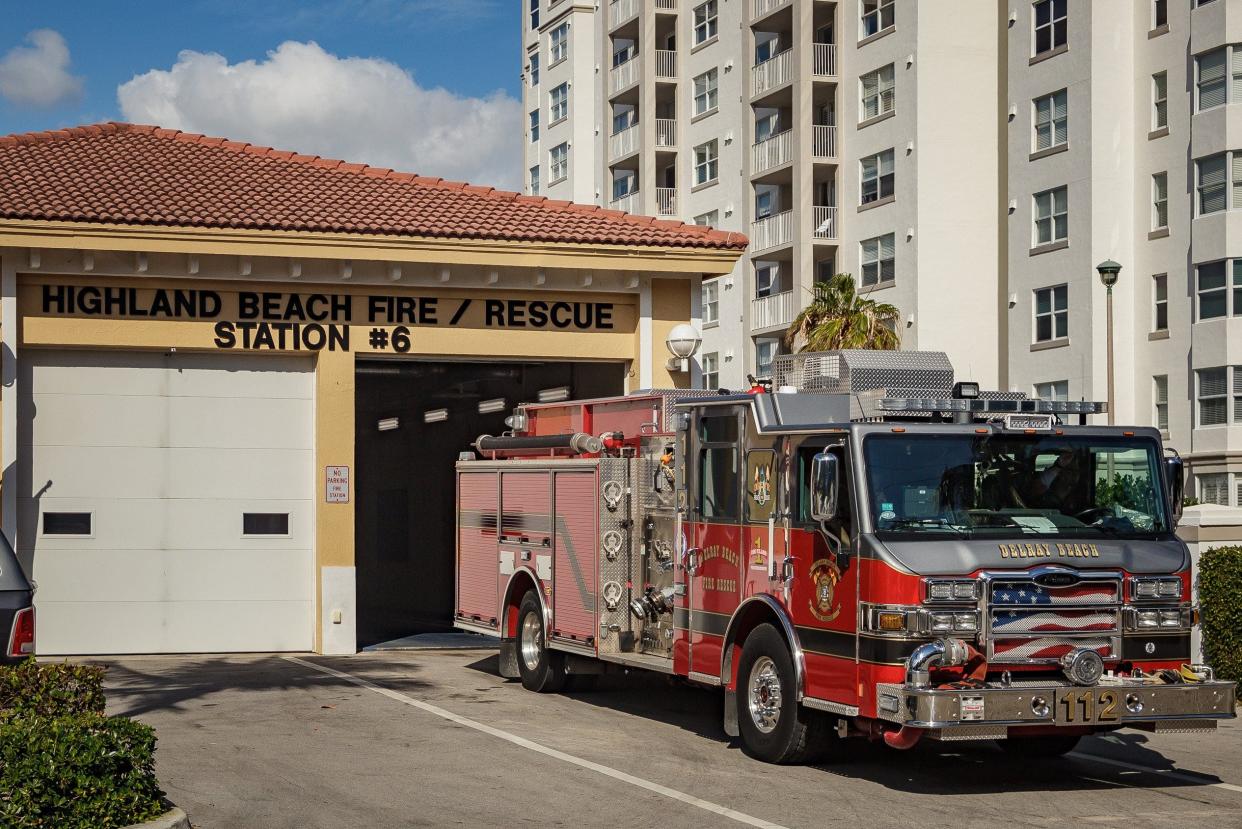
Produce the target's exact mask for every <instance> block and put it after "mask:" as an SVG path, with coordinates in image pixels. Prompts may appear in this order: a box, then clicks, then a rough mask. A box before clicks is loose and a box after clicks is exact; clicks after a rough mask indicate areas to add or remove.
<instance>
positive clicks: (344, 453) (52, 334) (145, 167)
mask: <svg viewBox="0 0 1242 829" xmlns="http://www.w3.org/2000/svg"><path fill="white" fill-rule="evenodd" d="M745 245H746V240H745V239H744V238H742V237H739V236H738V235H737V234H731V235H730V234H726V233H723V232H719V231H713V230H710V229H708V228H705V227H694V226H686V225H683V224H682V223H680V222H673V221H657V220H654V219H650V218H640V217H636V216H630V215H625V214H621V213H618V212H615V211H607V210H601V209H599V208H597V207H592V206H584V205H575V204H570V203H566V202H555V201H549V200H547V199H541V198H537V197H526V196H520V195H518V194H515V193H505V192H499V191H496V190H493V189H491V188H487V187H473V186H468V185H464V184H460V183H453V182H446V181H442V180H440V179H429V178H423V177H419V176H414V175H410V174H405V173H397V172H393V171H391V170H383V169H374V168H370V167H367V166H365V165H361V164H347V163H343V162H340V161H335V160H328V159H323V158H318V157H315V156H306V155H297V154H295V153H291V152H279V151H276V150H272V149H269V148H265V147H255V146H251V145H247V144H244V143H237V142H231V141H227V140H224V139H219V138H206V137H203V136H199V135H189V134H185V133H180V132H176V131H173V130H162V129H157V128H154V127H140V126H131V125H126V124H102V125H97V126H90V127H83V128H76V129H70V130H61V131H55V132H47V133H37V134H29V135H17V136H7V137H3V138H0V339H2V344H3V352H2V357H3V361H2V363H3V384H2V386H0V424H2V425H0V455H2V456H3V489H2V498H0V506H2V513H0V521H2V526H3V531H4V533H5V535H6V536H7V537H8V538H9V539H10V541H12V543H13V545H14V547H15V548H16V549H17V551H18V555H19V557H20V558H21V560H22V563H23V565H24V566H25V567H26V568H27V570H28V572H29V574H30V575H31V576H32V578H33V579H34V580H35V581H36V582H37V583H38V590H37V593H36V597H35V602H36V607H37V614H38V615H37V620H38V621H37V639H38V643H37V644H38V650H39V652H40V653H42V654H90V653H160V652H232V651H300V650H315V651H319V652H323V653H352V652H354V651H355V649H356V648H357V647H358V646H359V645H365V644H368V643H371V642H377V641H382V640H385V639H389V638H394V637H397V636H403V635H407V634H410V633H414V632H419V631H428V630H444V629H448V626H449V619H450V616H451V612H452V604H453V595H452V593H453V580H452V571H453V555H454V553H453V533H452V528H453V484H452V481H453V464H454V461H455V460H456V458H457V454H458V453H459V452H461V451H463V450H467V449H469V447H470V444H471V443H472V442H473V441H474V439H475V438H476V437H477V436H478V435H480V434H485V433H490V434H498V433H500V432H501V431H503V430H504V428H505V427H504V425H503V420H504V417H505V416H506V415H507V414H509V412H510V410H511V409H512V408H513V406H514V405H515V404H516V403H519V402H523V401H534V400H541V399H543V400H555V399H562V398H564V397H568V396H573V397H587V396H600V395H607V394H617V393H622V392H625V391H630V390H633V389H639V388H647V387H668V386H688V385H690V384H691V382H693V380H694V376H693V375H694V372H695V370H696V369H695V366H694V364H693V361H691V363H690V371H682V370H681V369H682V368H683V366H684V364H682V363H678V362H677V361H669V359H668V353H667V351H666V350H665V345H664V343H665V339H666V337H667V336H668V334H669V332H670V331H671V330H672V329H673V328H674V327H675V326H676V325H678V324H680V323H690V324H692V325H696V326H697V324H698V323H699V319H698V318H699V315H700V310H699V281H700V280H701V278H702V277H704V276H714V275H719V274H724V273H728V272H729V271H730V270H731V269H732V267H733V263H734V261H735V260H736V259H737V257H738V256H739V255H740V254H741V252H742V250H743V249H744V247H745Z"/></svg>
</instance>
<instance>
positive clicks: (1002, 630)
mask: <svg viewBox="0 0 1242 829" xmlns="http://www.w3.org/2000/svg"><path fill="white" fill-rule="evenodd" d="M987 604H988V606H987V625H988V660H989V661H990V662H994V663H1001V664H1005V663H1017V664H1031V663H1045V662H1047V663H1052V662H1056V661H1058V660H1059V659H1060V658H1061V657H1062V656H1064V655H1065V654H1067V653H1069V652H1070V651H1071V650H1073V649H1074V648H1090V649H1091V650H1094V651H1096V652H1097V653H1099V654H1100V656H1102V657H1103V658H1105V659H1111V658H1116V657H1117V656H1118V655H1119V645H1120V643H1119V641H1118V639H1117V637H1119V636H1120V635H1121V581H1120V579H1115V578H1109V579H1099V580H1090V581H1080V582H1078V583H1076V584H1071V585H1057V586H1053V585H1046V584H1039V583H1037V582H1036V581H1035V580H1034V579H998V580H996V581H992V582H990V583H989V585H988V589H987Z"/></svg>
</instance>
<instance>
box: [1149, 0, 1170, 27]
mask: <svg viewBox="0 0 1242 829" xmlns="http://www.w3.org/2000/svg"><path fill="white" fill-rule="evenodd" d="M1167 25H1169V0H1155V2H1153V3H1152V6H1151V27H1152V28H1153V29H1159V28H1160V27H1161V26H1167Z"/></svg>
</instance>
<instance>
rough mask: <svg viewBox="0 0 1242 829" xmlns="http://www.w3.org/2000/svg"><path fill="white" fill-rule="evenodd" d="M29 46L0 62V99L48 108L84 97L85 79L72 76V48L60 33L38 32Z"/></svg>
mask: <svg viewBox="0 0 1242 829" xmlns="http://www.w3.org/2000/svg"><path fill="white" fill-rule="evenodd" d="M26 42H27V43H29V44H30V45H29V46H14V47H13V48H12V49H10V50H9V51H8V53H7V54H5V56H4V57H3V58H0V97H4V98H6V99H7V100H9V101H11V102H13V103H15V104H21V105H25V106H39V107H46V106H52V105H53V104H58V103H60V102H61V101H66V100H69V99H72V98H76V97H78V96H79V95H81V94H82V79H81V78H79V77H76V76H74V75H70V74H69V46H68V44H66V43H65V39H64V38H63V37H61V36H60V33H59V32H56V31H53V30H51V29H36V30H35V31H33V32H31V33H30V34H28V35H26Z"/></svg>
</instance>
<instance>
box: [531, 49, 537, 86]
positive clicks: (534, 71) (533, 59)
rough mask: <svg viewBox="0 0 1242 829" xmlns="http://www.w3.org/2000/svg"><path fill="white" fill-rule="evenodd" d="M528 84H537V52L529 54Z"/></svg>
mask: <svg viewBox="0 0 1242 829" xmlns="http://www.w3.org/2000/svg"><path fill="white" fill-rule="evenodd" d="M530 85H531V86H539V53H538V52H534V53H533V54H531V56H530Z"/></svg>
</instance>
